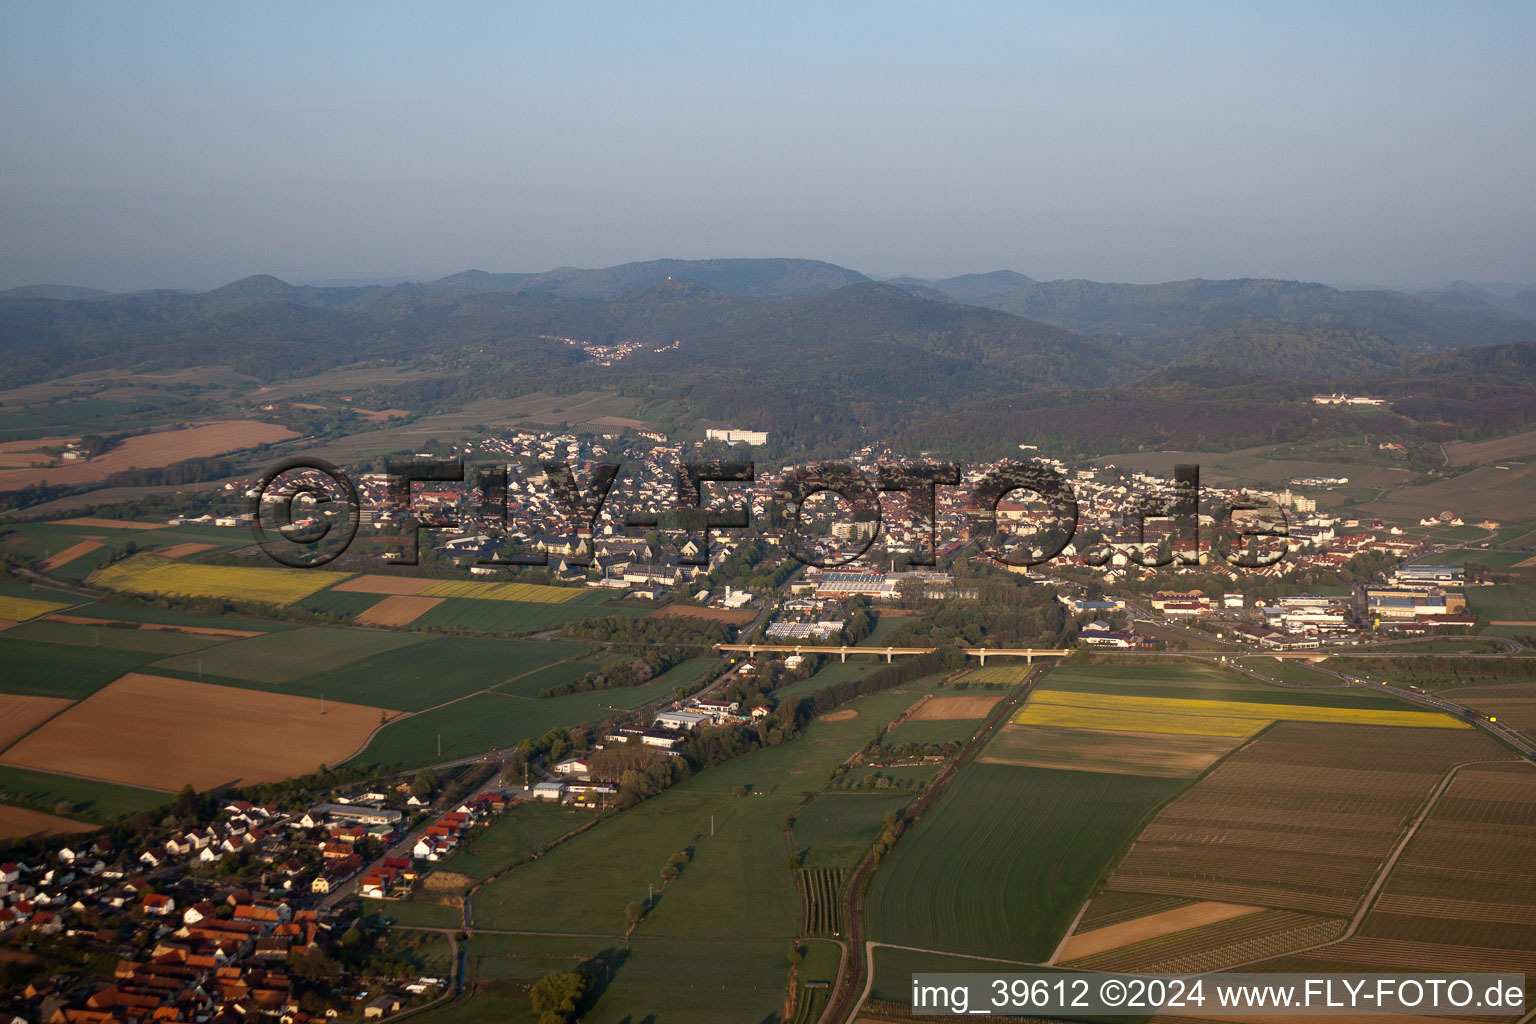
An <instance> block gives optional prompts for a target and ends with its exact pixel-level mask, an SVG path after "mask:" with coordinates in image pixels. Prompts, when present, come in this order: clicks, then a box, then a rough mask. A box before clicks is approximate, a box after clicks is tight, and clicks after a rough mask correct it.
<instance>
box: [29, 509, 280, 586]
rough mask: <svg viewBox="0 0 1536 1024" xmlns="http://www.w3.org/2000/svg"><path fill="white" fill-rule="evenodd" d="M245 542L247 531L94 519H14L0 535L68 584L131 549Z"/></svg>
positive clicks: (166, 550) (198, 549)
mask: <svg viewBox="0 0 1536 1024" xmlns="http://www.w3.org/2000/svg"><path fill="white" fill-rule="evenodd" d="M250 544H251V535H250V531H249V530H242V529H229V528H225V527H216V526H205V525H201V524H192V523H187V524H182V525H180V526H168V525H166V524H165V523H139V522H132V521H128V520H112V519H94V518H84V519H60V520H54V521H51V522H31V523H16V524H14V525H13V526H9V527H7V528H6V531H5V533H4V534H3V535H0V549H4V550H5V551H7V552H8V553H10V554H13V555H15V556H17V557H18V558H20V559H22V560H24V561H26V562H29V563H31V567H32V568H33V569H34V570H36V571H38V572H41V573H46V574H48V575H50V576H52V577H54V578H56V579H59V580H62V581H65V582H67V583H78V582H80V581H81V580H84V579H85V578H86V577H88V576H90V574H91V573H93V572H95V571H96V570H97V569H99V568H101V567H102V566H103V565H105V564H106V563H107V562H109V561H111V560H113V559H116V558H122V557H124V556H126V555H128V554H130V553H132V551H134V550H136V551H140V552H146V551H147V552H152V553H154V554H156V555H158V556H159V557H161V558H165V559H169V560H172V561H174V560H176V559H183V558H191V557H193V556H196V555H200V554H203V553H205V552H209V551H234V550H237V549H239V548H243V547H248V546H250Z"/></svg>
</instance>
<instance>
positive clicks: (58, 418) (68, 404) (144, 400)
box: [0, 391, 191, 441]
mask: <svg viewBox="0 0 1536 1024" xmlns="http://www.w3.org/2000/svg"><path fill="white" fill-rule="evenodd" d="M184 404H186V400H185V399H184V398H182V397H181V396H179V395H168V394H156V393H154V392H150V391H144V392H142V393H140V394H138V395H137V396H136V397H135V400H134V401H131V402H127V401H119V400H117V399H113V398H80V399H74V400H71V401H65V402H57V403H49V404H47V405H31V406H27V407H25V408H20V409H16V410H15V411H11V410H10V409H7V411H6V412H4V413H0V441H26V440H30V439H31V438H34V437H39V436H45V437H54V436H58V435H62V434H89V433H99V434H110V433H112V432H113V431H115V430H121V429H123V424H124V423H132V424H133V425H134V426H136V427H149V426H156V425H158V424H160V423H164V422H167V421H168V420H169V419H172V418H174V417H176V416H178V415H180V414H182V413H183V412H185V411H188V410H183V409H178V407H179V406H182V405H184ZM190 408H191V406H188V409H190Z"/></svg>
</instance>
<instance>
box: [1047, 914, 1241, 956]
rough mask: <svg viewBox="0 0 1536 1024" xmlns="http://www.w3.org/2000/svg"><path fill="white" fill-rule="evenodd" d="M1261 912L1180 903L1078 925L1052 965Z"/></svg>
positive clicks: (1063, 944) (1059, 950) (1058, 951)
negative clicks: (1109, 921)
mask: <svg viewBox="0 0 1536 1024" xmlns="http://www.w3.org/2000/svg"><path fill="white" fill-rule="evenodd" d="M1095 902H1096V901H1095ZM1263 911H1264V908H1263V907H1246V906H1243V905H1241V904H1238V903H1212V902H1210V901H1208V900H1207V901H1200V902H1195V903H1181V904H1180V905H1178V906H1176V907H1172V908H1170V909H1167V910H1158V911H1153V912H1151V913H1147V914H1141V915H1138V916H1136V917H1132V918H1130V919H1128V920H1124V921H1116V922H1114V923H1113V924H1104V925H1100V926H1098V927H1094V928H1088V929H1084V928H1082V927H1081V926H1080V927H1079V928H1078V930H1077V931H1076V932H1074V933H1073V935H1072V936H1071V937H1070V938H1069V939H1067V940H1066V941H1065V942H1063V943H1062V945H1061V948H1060V949H1058V950H1057V951H1056V956H1055V958H1054V960H1053V962H1057V963H1072V962H1074V961H1079V960H1085V959H1086V958H1088V957H1091V956H1094V955H1095V954H1098V953H1105V952H1108V951H1110V950H1115V949H1121V948H1123V947H1125V946H1132V945H1137V944H1140V943H1144V942H1149V941H1150V940H1153V939H1160V938H1163V937H1164V936H1168V935H1176V934H1178V933H1179V932H1186V931H1190V930H1192V929H1195V928H1200V927H1203V926H1205V925H1212V924H1218V923H1220V922H1222V921H1230V920H1232V919H1234V918H1238V917H1247V916H1248V915H1250V914H1260V913H1263Z"/></svg>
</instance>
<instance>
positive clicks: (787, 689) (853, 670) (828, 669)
mask: <svg viewBox="0 0 1536 1024" xmlns="http://www.w3.org/2000/svg"><path fill="white" fill-rule="evenodd" d="M883 664H885V663H884V662H883V661H881V662H877V661H872V660H870V659H869V658H864V657H859V658H849V659H848V660H847V661H846V662H840V661H832V662H828V663H827V664H826V665H823V666H822V668H821V671H820V672H817V673H816V674H815V675H813V676H811V677H810V678H809V679H802V680H800V681H799V682H798V683H790V684H789V685H788V686H781V687H779V688H778V689H777V690H774V691H773V696H774V699H775V700H777V701H778V702H779V703H781V704H782V703H784V702H785V701H789V700H798V699H800V698H801V697H809V696H810V695H811V694H813V693H815V692H816V691H817V690H820V689H823V688H825V687H828V686H831V685H832V684H833V683H841V682H843V681H844V680H847V679H862V678H863V677H864V676H867V675H869V673H871V672H873V671H874V670H875V669H877V668H879V667H880V666H881V665H883Z"/></svg>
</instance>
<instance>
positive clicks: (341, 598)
mask: <svg viewBox="0 0 1536 1024" xmlns="http://www.w3.org/2000/svg"><path fill="white" fill-rule="evenodd" d="M382 600H384V598H383V597H381V596H379V595H378V594H359V593H355V592H353V591H350V590H322V591H320V592H319V593H315V594H310V595H309V596H308V597H306V598H303V599H301V600H299V601H296V602H294V604H295V606H296V607H299V608H303V609H304V610H306V611H311V612H319V613H320V614H322V615H334V616H335V617H336V618H338V619H350V618H352V617H354V616H355V615H357V613H358V612H363V611H367V610H368V609H369V608H372V607H373V606H374V605H376V604H378V603H379V602H380V601H382Z"/></svg>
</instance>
